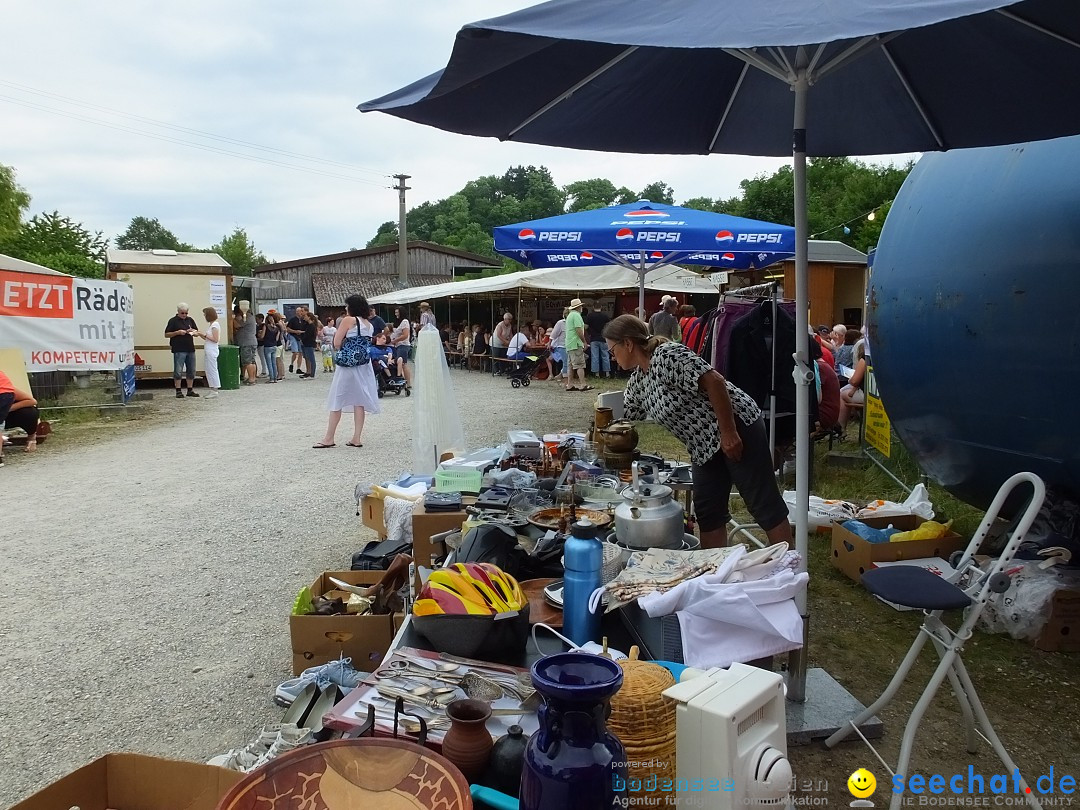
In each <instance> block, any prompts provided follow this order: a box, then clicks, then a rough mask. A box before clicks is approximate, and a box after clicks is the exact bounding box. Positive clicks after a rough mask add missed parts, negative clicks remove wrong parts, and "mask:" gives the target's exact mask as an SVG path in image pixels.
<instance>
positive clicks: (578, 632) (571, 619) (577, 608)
mask: <svg viewBox="0 0 1080 810" xmlns="http://www.w3.org/2000/svg"><path fill="white" fill-rule="evenodd" d="M596 534H597V527H596V525H595V524H593V523H591V522H589V521H587V520H582V521H579V522H577V523H575V524H574V525H573V526H571V527H570V536H569V537H568V538H567V539H566V543H565V544H564V545H563V564H564V566H565V568H566V574H565V575H564V577H563V632H564V633H566V635H567V636H568V637H569V638H570V640H571V641H573V642H574V643H575V644H577V645H579V646H580V645H582V644H585V643H586V642H587V641H599V640H600V613H601V609H600V608H599V607H598V609H597V612H596V613H592V612H591V611H590V610H589V597H590V596H592V594H593V591H595V590H596V589H597V588H599V587H600V585H601V581H600V577H601V572H602V570H603V566H604V550H603V547H602V546H601V545H600V540H599V538H598V537H597V536H596Z"/></svg>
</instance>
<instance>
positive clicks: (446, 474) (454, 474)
mask: <svg viewBox="0 0 1080 810" xmlns="http://www.w3.org/2000/svg"><path fill="white" fill-rule="evenodd" d="M483 480H484V476H483V474H482V473H481V472H480V471H479V470H436V471H435V491H436V492H479V491H480V483H481V482H482V481H483Z"/></svg>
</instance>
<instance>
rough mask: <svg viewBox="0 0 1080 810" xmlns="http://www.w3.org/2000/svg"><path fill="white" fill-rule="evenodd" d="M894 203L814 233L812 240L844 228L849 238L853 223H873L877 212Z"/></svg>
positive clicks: (887, 203)
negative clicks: (863, 221) (850, 226)
mask: <svg viewBox="0 0 1080 810" xmlns="http://www.w3.org/2000/svg"><path fill="white" fill-rule="evenodd" d="M892 202H893V200H886V201H885V202H883V203H881V204H880V205H875V206H874V207H873V208H871V209H870V210H869V211H867V212H866V213H865V214H859V215H858V216H857V217H852V218H851V219H849V220H845V221H844V222H840V223H838V224H836V225H833V226H832V227H830V228H826V229H825V230H823V231H818V232H817V233H812V234H810V238H811V239H817V238H818V237H819V236H823V235H825V234H827V233H830V232H831V231H835V230H836V229H837V228H843V229H844V235H845V236H847V235H848V234H849V233H851V228H849V227H848V226H849V225H851V223H852V222H858V221H859V220H861V219H868V220H870V221H871V222H873V220H874V218H875V217H877V212H878V211H879V210H881V209H882V208H884V207H885V206H886V205H891V204H892Z"/></svg>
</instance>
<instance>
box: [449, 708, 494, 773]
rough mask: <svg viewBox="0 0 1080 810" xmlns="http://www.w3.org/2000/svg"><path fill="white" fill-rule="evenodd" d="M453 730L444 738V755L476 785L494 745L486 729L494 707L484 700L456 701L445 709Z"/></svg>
mask: <svg viewBox="0 0 1080 810" xmlns="http://www.w3.org/2000/svg"><path fill="white" fill-rule="evenodd" d="M446 716H447V717H449V718H450V724H451V725H450V730H449V731H448V732H446V736H445V737H444V738H443V744H442V752H443V756H444V757H446V758H447V759H448V760H450V761H451V762H453V763H454V764H455V765H457V767H458V769H459V770H460V771H461V772H462V773H463V774H465V778H466V779H468V780H469V781H470V782H475V781H476V780H477V779H479V778H480V776H481V774H483V773H484V770H485V769H486V768H487V763H488V759H489V758H490V757H491V747H492V745H494V743H493V742H492V739H491V735H490V734H489V733H488V730H487V726H486V723H487V719H488V718H489V717H491V706H489V705H488V704H487V703H485V702H484V701H482V700H473V699H472V698H467V699H464V700H455V701H454V702H453V703H451V704H450V705H449V706H447V707H446Z"/></svg>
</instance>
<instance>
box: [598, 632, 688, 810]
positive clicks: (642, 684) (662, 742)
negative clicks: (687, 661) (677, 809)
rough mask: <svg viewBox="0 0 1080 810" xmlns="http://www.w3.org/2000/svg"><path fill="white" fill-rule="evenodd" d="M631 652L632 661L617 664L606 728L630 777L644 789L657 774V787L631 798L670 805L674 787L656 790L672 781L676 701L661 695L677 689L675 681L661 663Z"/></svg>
mask: <svg viewBox="0 0 1080 810" xmlns="http://www.w3.org/2000/svg"><path fill="white" fill-rule="evenodd" d="M635 653H636V648H635V650H632V651H631V659H629V660H626V661H619V662H618V663H619V666H620V667H622V670H623V685H622V688H621V689H620V690H619V691H618V692H617V693H616V694H615V696H614V697H613V698H612V699H611V717H610V718H608V728H609V729H611V731H612V733H614V734H615V735H616V736H617V737H618V738H619V740H620V741H621V742H622V744H623V746H624V747H625V748H626V761H627V762H628V763H629V767H628V768H627V769H626V770H627V774H626V775H627V778H628V779H634V780H641V785H642V786H644V785H645V784H647V780H648V779H649V777H651V776H653V775H654V774H655V775H656V778H657V787H656V789H655V790H651V791H647V790H645V789H644V787H642V788H641V789H640V790H638V791H635V792H634V794H633V795H634V797H635V798H637V797H645V796H648V797H650V802H649V806H652V807H664V806H672V807H673V806H674V805H675V791H674V788H672V789H670V790H661V789H660V787H661V785H662V783H663V780H665V779H670V780H671V784H672V785H674V782H675V703H674V702H673V701H670V700H668V699H667V698H665V697H664V696H663V695H662V694H661V693H662V692H663V691H664V690H665V689H667V688H668V687H669V686H674V685H675V678H674V676H672V674H671V673H670V672H669V671H668V670H667V669H665V668H664V667H662V666H660V665H659V664H653V663H650V662H648V661H637V660H634V658H635V656H634V654H635ZM639 800H640V799H639Z"/></svg>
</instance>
